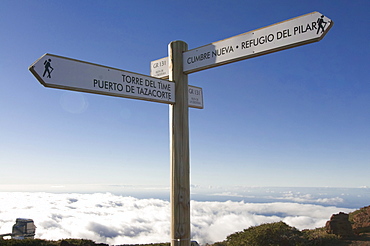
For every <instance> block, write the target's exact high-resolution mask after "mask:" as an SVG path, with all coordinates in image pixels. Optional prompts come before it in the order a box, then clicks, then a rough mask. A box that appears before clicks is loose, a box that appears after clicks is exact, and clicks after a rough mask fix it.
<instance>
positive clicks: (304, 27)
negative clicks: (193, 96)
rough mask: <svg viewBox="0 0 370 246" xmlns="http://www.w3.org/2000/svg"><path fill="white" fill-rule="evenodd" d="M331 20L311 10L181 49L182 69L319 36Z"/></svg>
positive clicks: (207, 65) (194, 68)
mask: <svg viewBox="0 0 370 246" xmlns="http://www.w3.org/2000/svg"><path fill="white" fill-rule="evenodd" d="M333 24H334V23H333V21H331V20H330V19H328V18H327V17H325V16H324V15H322V14H320V13H319V12H312V13H309V14H306V15H302V16H299V17H297V18H293V19H290V20H287V21H283V22H280V23H277V24H274V25H271V26H267V27H264V28H261V29H257V30H254V31H250V32H247V33H243V34H240V35H238V36H234V37H231V38H228V39H224V40H221V41H218V42H214V43H211V44H208V45H205V46H202V47H199V48H196V49H192V50H189V51H186V52H184V56H183V63H184V72H185V73H192V72H196V71H200V70H204V69H207V68H211V67H216V66H220V65H224V64H228V63H231V62H235V61H240V60H244V59H248V58H252V57H256V56H260V55H265V54H268V53H272V52H276V51H280V50H284V49H288V48H293V47H296V46H299V45H304V44H308V43H312V42H317V41H319V40H321V39H322V38H323V37H324V36H325V34H326V33H327V32H328V31H329V29H330V28H331V27H332V26H333Z"/></svg>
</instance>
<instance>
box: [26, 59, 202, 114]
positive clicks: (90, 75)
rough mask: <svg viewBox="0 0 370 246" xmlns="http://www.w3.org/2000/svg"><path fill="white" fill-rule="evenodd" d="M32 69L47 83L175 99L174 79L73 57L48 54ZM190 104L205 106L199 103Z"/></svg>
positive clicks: (118, 94)
mask: <svg viewBox="0 0 370 246" xmlns="http://www.w3.org/2000/svg"><path fill="white" fill-rule="evenodd" d="M29 70H30V71H31V73H32V74H33V75H34V76H35V77H36V78H37V80H38V81H39V82H40V83H41V84H42V85H44V86H45V87H51V88H58V89H66V90H73V91H81V92H89V93H94V94H102V95H108V96H116V97H125V98H133V99H141V100H147V101H154V102H161V103H167V104H173V103H174V102H175V83H174V82H170V81H168V80H162V79H157V78H153V77H150V76H146V75H141V74H137V73H133V72H128V71H124V70H120V69H116V68H111V67H106V66H102V65H97V64H93V63H89V62H84V61H79V60H75V59H71V58H66V57H61V56H56V55H52V54H45V55H43V56H42V57H41V58H40V59H38V60H37V61H36V62H35V63H33V64H32V65H31V66H30V67H29ZM189 88H191V87H190V86H189ZM202 102H203V101H202ZM189 106H190V107H195V108H203V104H202V105H199V104H198V103H196V104H195V105H190V104H189Z"/></svg>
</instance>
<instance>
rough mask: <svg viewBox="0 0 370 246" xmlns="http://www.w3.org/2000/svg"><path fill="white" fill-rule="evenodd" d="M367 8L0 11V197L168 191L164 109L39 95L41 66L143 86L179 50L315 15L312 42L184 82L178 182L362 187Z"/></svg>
mask: <svg viewBox="0 0 370 246" xmlns="http://www.w3.org/2000/svg"><path fill="white" fill-rule="evenodd" d="M369 9H370V2H369V1H365V0H359V1H315V0H313V1H293V0H292V1H288V0H285V1H186V2H185V3H182V2H180V1H140V0H139V1H8V0H3V1H1V2H0V16H1V17H0V30H1V39H0V47H1V48H0V57H1V58H2V59H1V62H0V72H1V73H0V78H1V81H2V85H1V89H0V105H1V106H0V140H1V141H0V168H1V170H2V171H1V173H2V175H1V178H0V184H1V185H3V186H5V185H21V186H23V187H24V189H25V190H27V187H29V186H31V185H56V186H57V185H76V187H78V185H86V184H103V185H107V184H121V185H122V184H127V185H145V186H152V185H153V186H155V185H161V186H169V183H170V164H169V159H170V157H169V155H170V153H169V109H168V108H169V106H168V105H167V104H161V103H154V102H146V101H140V100H133V99H124V98H115V97H109V96H102V95H93V94H87V93H77V92H71V91H64V90H58V89H50V88H45V87H43V86H42V85H41V84H40V83H39V82H38V81H37V80H36V79H35V78H34V77H33V75H32V74H31V73H30V72H29V71H28V67H29V66H30V65H31V64H32V63H33V62H34V61H36V60H37V59H38V58H39V57H40V56H42V55H43V54H44V53H51V54H56V55H61V56H65V57H71V58H75V59H79V60H83V61H88V62H92V63H97V64H102V65H105V66H110V67H115V68H119V69H123V70H126V71H132V72H136V73H141V74H147V75H149V68H150V66H149V65H150V61H153V60H156V59H159V58H162V57H165V56H167V47H168V44H169V43H170V42H171V41H174V40H183V41H185V42H187V44H188V46H189V49H193V48H196V47H199V46H203V45H206V44H209V43H211V42H216V41H219V40H222V39H225V38H229V37H232V36H235V35H238V34H241V33H245V32H248V31H251V30H255V29H258V28H262V27H265V26H268V25H272V24H274V23H277V22H280V21H284V20H287V19H290V18H293V17H297V16H300V15H303V14H307V13H310V12H313V11H319V12H320V13H322V14H324V15H326V16H327V17H328V18H330V19H331V20H333V21H334V26H333V28H332V29H331V30H330V31H329V32H328V34H327V35H326V36H325V37H324V39H323V40H321V41H320V42H317V43H313V44H309V45H304V46H301V47H297V48H293V49H289V50H285V51H280V52H277V53H273V54H269V55H265V56H261V57H257V58H253V59H249V60H244V61H240V62H236V63H232V64H229V65H224V66H221V67H217V68H212V69H208V70H205V71H201V72H197V73H193V74H190V75H189V84H191V85H194V86H199V87H202V88H203V93H204V109H201V110H200V109H190V110H189V112H190V114H189V116H190V153H191V183H192V184H193V185H200V186H204V187H208V186H235V185H241V186H291V187H300V186H305V187H311V186H312V187H315V186H328V187H363V186H370V179H369V176H368V174H369V173H370V165H369V164H370V151H369V149H370V128H369V126H370V110H369V108H370V84H369V81H370V79H369V78H370V74H369V68H368V66H369V58H370V45H369V42H368V40H369V39H370V34H369V32H368V23H369V20H370V17H369V15H368V10H369Z"/></svg>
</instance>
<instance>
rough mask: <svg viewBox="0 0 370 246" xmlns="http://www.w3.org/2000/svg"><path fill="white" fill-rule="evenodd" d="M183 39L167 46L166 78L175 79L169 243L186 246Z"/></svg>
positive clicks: (186, 122)
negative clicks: (167, 65) (167, 64)
mask: <svg viewBox="0 0 370 246" xmlns="http://www.w3.org/2000/svg"><path fill="white" fill-rule="evenodd" d="M187 49H188V45H187V44H186V43H185V42H183V41H173V42H171V43H170V44H169V45H168V56H169V80H170V81H174V82H175V85H176V87H175V103H174V104H173V105H170V147H171V194H170V199H171V246H190V170H189V162H190V161H189V159H190V158H189V107H188V76H187V75H186V74H184V73H183V62H182V54H183V52H184V51H186V50H187Z"/></svg>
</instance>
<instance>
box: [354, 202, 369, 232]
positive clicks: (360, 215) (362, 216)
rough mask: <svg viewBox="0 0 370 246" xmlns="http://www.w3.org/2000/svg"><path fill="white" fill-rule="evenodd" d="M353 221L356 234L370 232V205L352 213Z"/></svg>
mask: <svg viewBox="0 0 370 246" xmlns="http://www.w3.org/2000/svg"><path fill="white" fill-rule="evenodd" d="M351 222H352V229H353V231H354V232H355V233H356V234H360V233H364V232H370V206H367V207H364V208H361V209H359V210H357V211H355V212H353V213H351Z"/></svg>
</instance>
